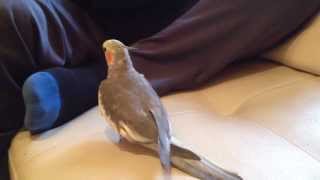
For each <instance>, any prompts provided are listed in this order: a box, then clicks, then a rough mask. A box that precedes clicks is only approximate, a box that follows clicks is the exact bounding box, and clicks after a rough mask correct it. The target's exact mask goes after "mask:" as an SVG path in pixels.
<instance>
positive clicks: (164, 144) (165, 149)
mask: <svg viewBox="0 0 320 180" xmlns="http://www.w3.org/2000/svg"><path fill="white" fill-rule="evenodd" d="M150 113H151V115H152V117H153V118H154V120H155V122H156V124H157V128H158V138H159V139H158V144H159V156H160V161H161V164H162V166H163V167H164V169H165V170H166V171H167V172H170V168H171V140H170V135H169V133H168V132H167V131H166V129H162V128H161V127H162V125H161V123H162V122H161V121H163V120H162V119H161V118H163V117H158V116H157V114H156V113H155V112H153V110H152V109H151V110H150ZM165 121H167V119H165Z"/></svg>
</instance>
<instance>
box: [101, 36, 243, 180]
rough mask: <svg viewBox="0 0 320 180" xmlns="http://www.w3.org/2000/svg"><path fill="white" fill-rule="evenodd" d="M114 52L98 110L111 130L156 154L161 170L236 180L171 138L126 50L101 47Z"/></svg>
mask: <svg viewBox="0 0 320 180" xmlns="http://www.w3.org/2000/svg"><path fill="white" fill-rule="evenodd" d="M104 49H105V50H109V51H112V52H113V55H112V58H111V57H109V58H110V59H112V60H108V65H109V71H108V77H107V79H106V80H104V81H102V82H101V84H100V87H99V97H98V99H99V108H100V111H101V113H102V115H103V117H104V118H105V119H106V121H107V122H108V123H109V124H110V125H111V127H112V128H113V129H114V130H115V131H116V132H118V133H119V134H120V136H121V137H122V138H125V139H126V140H128V141H129V142H131V143H135V144H140V145H142V146H145V147H147V148H150V149H152V150H155V151H157V152H158V153H159V156H160V160H161V163H162V165H163V167H164V168H170V164H171V163H172V164H173V165H174V166H175V167H177V168H178V169H180V170H182V171H184V172H186V173H188V174H190V175H192V176H194V177H198V178H200V179H205V180H218V179H219V180H220V179H221V180H222V179H225V180H239V179H241V177H239V176H238V175H236V174H233V173H231V172H228V171H225V170H223V169H222V168H219V167H218V166H215V165H214V164H212V163H210V162H209V161H208V160H206V159H205V158H203V157H201V156H199V155H197V154H195V153H194V152H192V151H191V150H190V149H188V148H186V147H184V146H182V145H181V144H180V143H178V141H177V140H176V139H175V138H173V137H172V136H171V133H170V124H169V121H168V116H167V113H166V111H165V109H164V107H163V105H162V103H161V101H160V98H159V96H158V95H157V94H156V92H155V91H154V90H153V88H152V87H151V85H150V84H149V82H148V81H147V80H146V79H145V78H144V76H143V75H141V74H140V73H138V72H137V71H136V70H135V69H134V68H133V66H132V63H131V59H130V56H129V53H128V50H127V49H126V48H125V46H124V45H123V44H122V43H121V42H119V41H116V40H109V41H106V42H105V43H104Z"/></svg>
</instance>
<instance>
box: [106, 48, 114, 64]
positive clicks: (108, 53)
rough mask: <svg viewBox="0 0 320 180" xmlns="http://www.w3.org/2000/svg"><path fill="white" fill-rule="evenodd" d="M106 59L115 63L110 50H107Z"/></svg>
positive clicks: (110, 62) (109, 62)
mask: <svg viewBox="0 0 320 180" xmlns="http://www.w3.org/2000/svg"><path fill="white" fill-rule="evenodd" d="M106 59H107V62H108V64H113V55H112V53H111V52H110V51H107V52H106Z"/></svg>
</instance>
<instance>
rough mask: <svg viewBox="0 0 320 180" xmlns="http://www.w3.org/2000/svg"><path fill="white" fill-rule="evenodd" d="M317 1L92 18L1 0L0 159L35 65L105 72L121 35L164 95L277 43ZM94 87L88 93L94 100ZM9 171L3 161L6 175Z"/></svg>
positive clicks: (60, 7) (246, 0) (59, 1)
mask: <svg viewBox="0 0 320 180" xmlns="http://www.w3.org/2000/svg"><path fill="white" fill-rule="evenodd" d="M190 3H191V4H192V6H190ZM151 4H152V3H151ZM319 6H320V0H308V1H301V0H278V1H269V0H260V1H254V0H224V1H213V0H199V1H198V2H195V1H189V2H186V3H185V5H184V6H181V7H180V8H178V10H177V11H175V10H172V11H170V12H171V13H170V12H169V13H167V11H166V10H165V9H164V10H158V9H157V7H156V6H152V5H149V6H146V7H141V8H140V9H136V10H132V9H131V10H126V12H124V10H123V11H122V12H123V13H119V12H121V10H106V11H108V13H109V14H108V13H107V14H104V13H103V11H102V13H101V14H99V13H98V14H97V13H95V12H94V11H92V12H91V15H92V17H94V19H95V20H94V22H93V21H92V20H91V18H89V17H88V16H86V14H85V13H84V11H83V10H82V9H81V8H78V7H77V6H75V5H74V4H73V3H71V2H70V0H29V1H23V0H0V22H1V25H0V101H1V103H0V118H1V119H0V148H1V149H0V153H1V155H0V156H1V158H0V159H1V160H2V163H0V164H2V166H5V164H6V158H5V154H6V151H7V148H8V146H9V142H10V139H11V137H12V136H13V135H14V133H15V132H16V131H17V130H19V128H21V127H22V124H23V116H24V104H23V100H22V95H21V86H22V84H23V82H24V80H25V79H26V78H27V77H28V76H29V75H30V74H32V73H34V72H37V71H40V70H44V69H47V68H50V67H57V66H59V67H64V68H68V69H73V68H74V69H76V68H78V67H80V66H82V68H83V67H85V66H88V67H90V68H92V69H93V71H92V72H101V71H106V69H105V68H104V67H103V66H102V64H103V56H102V54H101V50H100V49H101V48H100V44H101V42H102V41H103V40H104V39H106V38H114V37H116V38H119V39H121V40H123V41H126V42H129V43H133V44H132V46H135V47H136V48H137V49H136V50H133V51H132V52H131V53H132V58H133V61H134V62H133V63H134V65H135V66H136V68H137V69H138V71H140V72H142V73H144V74H145V75H146V77H147V78H148V79H149V80H150V82H151V83H152V85H153V86H154V88H155V89H156V90H157V92H158V93H159V94H160V95H163V94H166V93H169V92H172V91H174V90H181V89H187V88H194V87H198V86H199V85H201V84H202V83H205V82H207V81H208V79H210V78H212V77H213V76H214V75H215V74H216V73H217V72H218V71H220V70H221V69H223V68H224V67H225V66H226V65H228V64H230V63H231V62H233V61H236V60H240V59H245V58H248V57H252V56H256V55H258V54H259V53H261V52H263V51H264V50H265V49H268V48H271V47H273V46H275V45H276V44H277V43H279V42H280V41H282V40H284V39H285V38H287V37H288V36H289V35H291V34H292V33H293V32H295V31H297V30H298V29H300V27H301V26H302V24H303V23H304V22H306V21H307V20H308V19H309V18H310V17H311V16H312V15H313V14H315V13H316V12H317V10H318V8H319ZM167 7H170V1H168V4H167ZM143 8H144V9H143ZM152 8H153V10H152ZM150 9H151V10H150ZM134 11H136V12H140V15H139V13H138V15H134V14H132V13H130V12H134ZM128 12H129V13H128ZM110 13H112V14H110ZM148 13H150V15H148ZM164 14H165V15H164ZM103 15H105V17H102V16H103ZM95 23H97V24H98V25H96V24H95ZM158 23H159V24H158ZM102 29H103V30H102ZM101 32H103V33H101ZM137 40H139V41H137ZM136 41H137V42H136ZM134 42H135V43H134ZM99 63H101V65H88V64H99ZM101 67H103V68H101ZM100 74H104V73H100ZM98 78H103V77H98ZM79 79H87V80H90V78H83V77H81V75H79ZM81 82H83V81H79V83H81ZM91 85H92V86H95V87H97V86H98V83H94V84H93V83H91ZM70 89H71V91H80V89H78V90H77V89H72V87H70ZM93 89H96V88H93ZM96 93H97V92H95V91H90V92H87V98H89V99H88V100H86V101H90V103H89V104H90V106H93V105H95V104H96V97H97V96H96ZM70 94H71V95H72V94H77V93H70ZM75 98H81V97H75ZM80 105H81V104H80ZM86 107H87V106H86ZM88 107H89V106H88ZM1 171H2V172H1ZM5 174H6V171H5V168H3V167H0V177H1V179H6V178H2V177H6V176H5Z"/></svg>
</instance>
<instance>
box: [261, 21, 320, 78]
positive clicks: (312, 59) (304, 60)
mask: <svg viewBox="0 0 320 180" xmlns="http://www.w3.org/2000/svg"><path fill="white" fill-rule="evenodd" d="M265 56H266V57H268V58H270V59H273V60H275V61H278V62H280V63H283V64H286V65H288V66H291V67H294V68H297V69H300V70H303V71H307V72H312V73H314V74H318V75H320V61H319V60H320V15H318V16H317V17H316V18H314V19H313V21H312V22H311V23H309V24H308V25H307V27H306V28H305V30H303V31H302V32H300V33H299V34H298V35H296V36H294V37H293V38H291V39H290V40H289V41H288V42H286V43H284V44H283V45H281V46H280V47H277V48H276V49H274V50H273V51H271V52H269V53H268V54H266V55H265Z"/></svg>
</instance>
